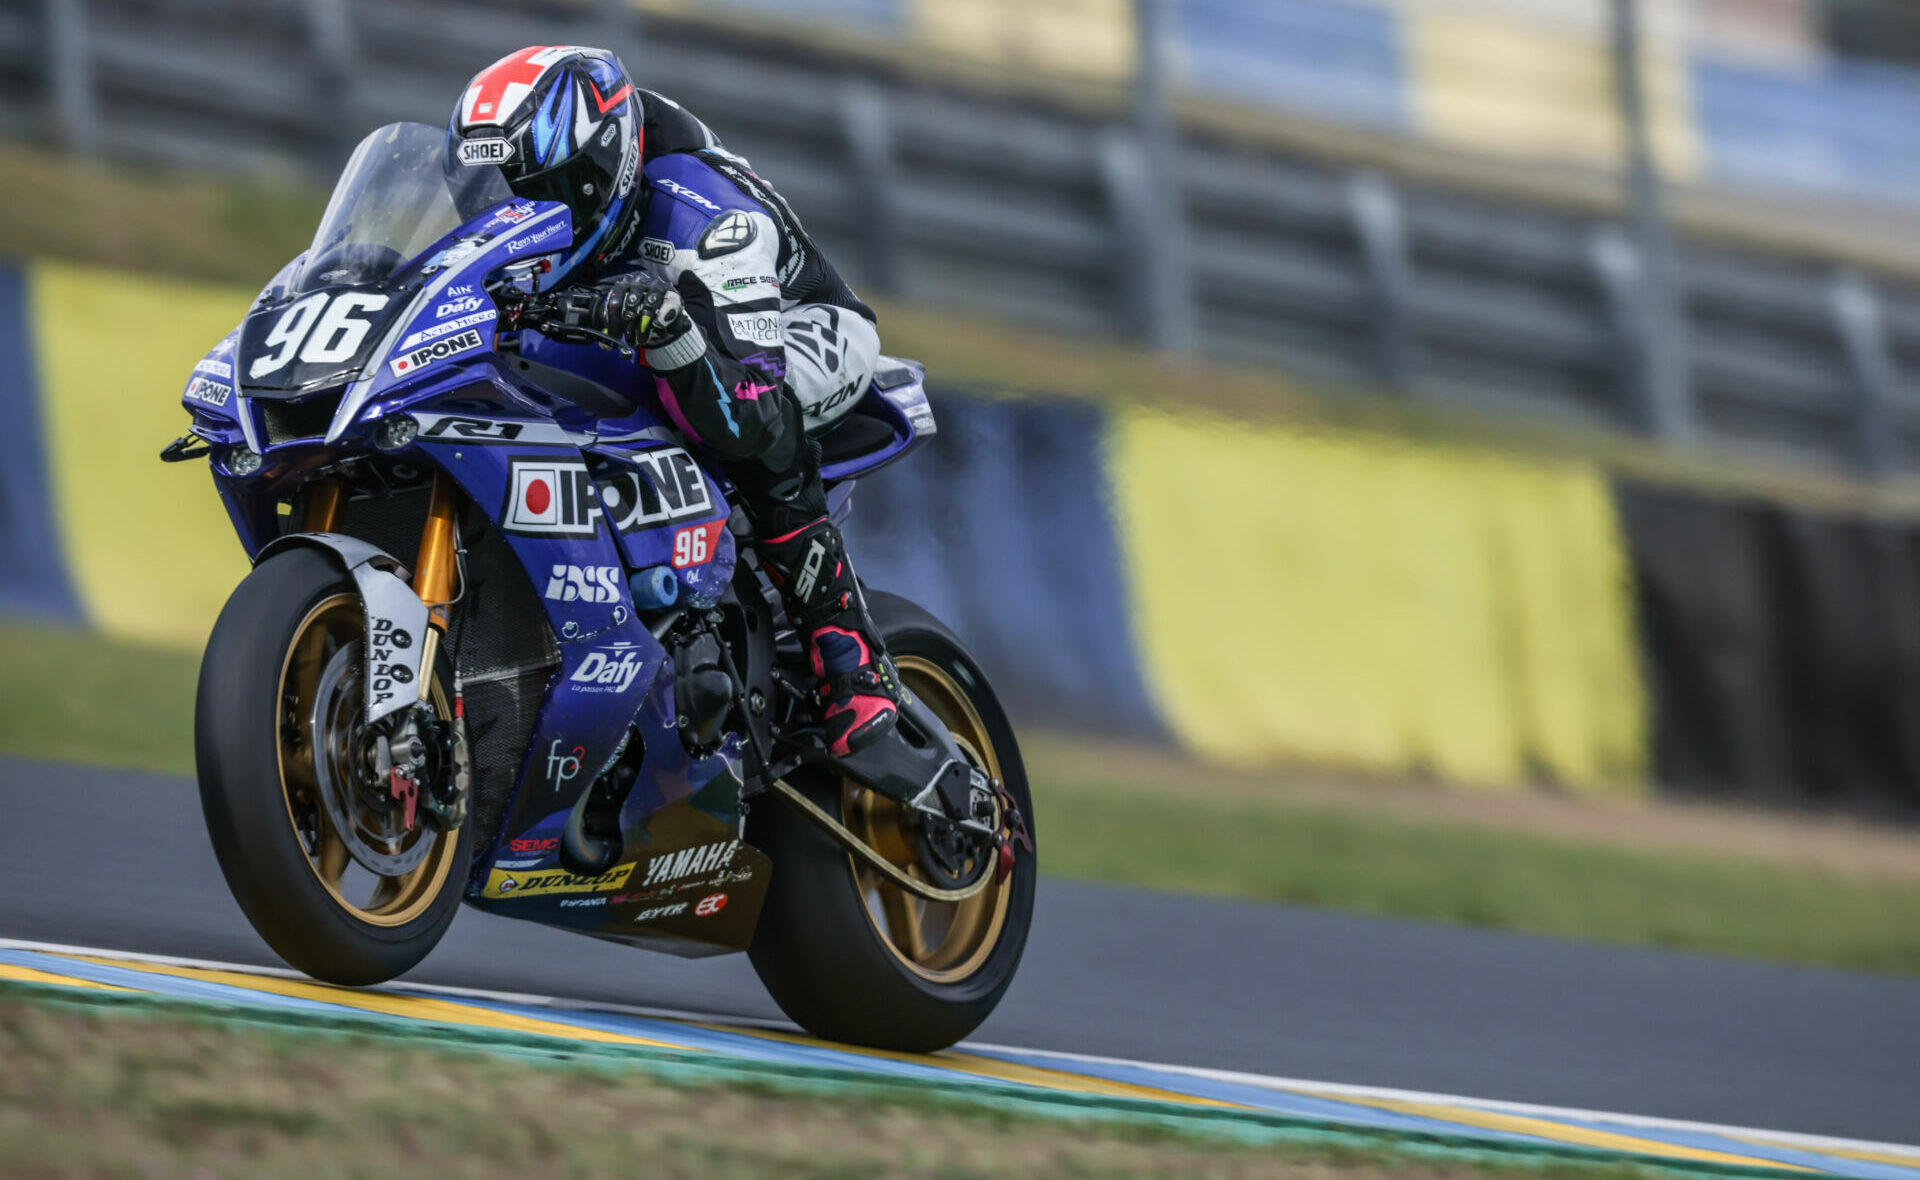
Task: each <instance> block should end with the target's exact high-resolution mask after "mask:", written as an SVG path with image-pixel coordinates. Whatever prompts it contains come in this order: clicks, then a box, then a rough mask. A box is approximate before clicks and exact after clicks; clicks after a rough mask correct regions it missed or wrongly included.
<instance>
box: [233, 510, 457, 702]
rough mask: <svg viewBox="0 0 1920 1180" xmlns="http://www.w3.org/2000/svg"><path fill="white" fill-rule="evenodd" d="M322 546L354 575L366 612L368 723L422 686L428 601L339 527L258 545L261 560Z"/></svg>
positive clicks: (376, 552) (385, 559) (392, 565)
mask: <svg viewBox="0 0 1920 1180" xmlns="http://www.w3.org/2000/svg"><path fill="white" fill-rule="evenodd" d="M295 548H313V549H320V550H323V551H325V552H326V553H328V554H329V555H331V556H332V557H333V559H334V560H335V561H337V562H338V563H339V564H340V568H341V570H342V571H343V572H345V573H349V574H352V575H353V582H354V585H355V587H356V588H358V589H359V591H360V601H361V603H362V604H363V606H364V607H365V610H364V612H363V613H364V614H365V615H366V617H367V677H366V693H367V722H368V724H372V723H373V722H375V721H378V720H380V719H381V718H382V717H385V716H387V715H388V714H390V713H394V712H397V711H398V710H400V709H403V708H405V707H406V706H408V705H410V704H412V703H413V702H414V701H417V700H419V699H420V696H421V694H422V691H423V689H424V687H425V684H426V680H425V679H424V678H423V677H424V676H429V675H431V670H428V671H426V672H424V673H423V671H422V669H421V667H420V660H421V655H422V653H423V652H424V651H425V650H426V644H425V642H424V641H425V639H426V635H427V625H428V624H427V604H426V603H424V602H421V601H420V596H419V595H418V594H415V593H414V592H413V587H412V586H410V585H408V584H407V583H406V582H405V581H404V580H403V579H402V578H401V576H400V575H401V574H402V573H404V572H406V571H405V567H404V566H402V565H401V564H400V563H399V562H398V561H397V560H395V559H394V557H393V556H392V555H391V554H389V553H387V552H386V551H385V550H382V549H380V548H377V547H375V546H373V545H369V544H367V543H366V542H365V541H362V540H360V539H359V538H358V537H349V536H346V535H345V534H343V533H289V534H287V535H286V536H284V537H276V538H275V539H274V540H272V541H269V542H268V543H267V544H265V545H263V546H261V548H260V552H259V553H257V554H255V555H254V559H253V564H254V565H256V566H257V565H259V564H260V563H261V562H263V561H266V560H268V559H269V558H271V557H272V556H273V555H274V554H276V553H280V552H282V551H284V550H287V549H295Z"/></svg>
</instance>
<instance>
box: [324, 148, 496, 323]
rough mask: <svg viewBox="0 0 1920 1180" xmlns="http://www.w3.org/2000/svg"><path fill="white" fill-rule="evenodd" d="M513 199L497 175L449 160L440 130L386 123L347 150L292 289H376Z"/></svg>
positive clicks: (486, 168) (485, 166)
mask: <svg viewBox="0 0 1920 1180" xmlns="http://www.w3.org/2000/svg"><path fill="white" fill-rule="evenodd" d="M512 199H513V192H512V190H511V189H509V188H508V187H507V181H506V178H505V177H503V176H502V175H501V174H500V169H498V168H496V167H494V166H493V165H491V164H480V165H468V164H461V163H458V162H456V161H455V159H454V157H453V155H452V152H451V151H450V150H449V147H448V143H447V132H446V130H445V129H444V128H435V127H429V126H427V125H426V124H424V123H389V124H387V125H386V126H385V127H381V128H379V129H378V130H376V131H374V132H373V133H372V134H371V135H368V136H367V137H366V138H365V139H363V140H361V141H360V146H359V147H357V148H355V149H354V150H353V157H352V159H350V160H348V161H347V167H346V169H345V171H343V172H341V174H340V183H338V184H337V185H335V186H334V189H333V197H332V199H331V200H329V201H328V202H327V212H326V215H325V216H324V217H322V218H321V219H320V228H319V230H318V231H317V232H316V233H315V234H314V235H313V246H312V248H311V249H309V250H308V251H307V262H306V265H305V266H304V267H303V268H302V269H301V275H300V278H299V280H298V281H297V282H296V283H295V284H294V290H295V291H311V290H314V289H316V288H320V287H334V286H341V285H362V284H374V283H379V282H380V281H381V280H383V279H385V278H387V277H388V276H390V275H392V274H393V273H394V272H395V271H397V270H399V269H400V268H401V267H402V266H404V265H405V264H406V263H407V262H408V261H410V260H411V259H412V258H413V257H414V256H415V255H417V254H419V253H420V252H421V251H422V250H425V249H426V248H427V247H428V246H431V245H432V244H433V243H434V242H436V241H438V240H439V239H440V238H441V237H443V236H445V235H446V234H447V233H449V232H451V231H452V230H454V229H455V228H457V227H458V226H460V225H461V224H463V223H464V222H466V221H467V220H468V219H470V218H472V217H474V216H475V215H477V214H479V213H481V212H484V211H485V210H487V209H488V208H491V207H492V206H494V205H497V204H499V203H500V202H502V201H510V200H512Z"/></svg>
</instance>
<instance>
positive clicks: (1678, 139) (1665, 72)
mask: <svg viewBox="0 0 1920 1180" xmlns="http://www.w3.org/2000/svg"><path fill="white" fill-rule="evenodd" d="M1401 20H1402V28H1403V30H1404V35H1405V43H1406V47H1407V49H1406V53H1407V68H1408V73H1409V78H1408V82H1409V88H1410V94H1411V98H1412V105H1413V111H1414V119H1415V124H1416V126H1417V127H1418V128H1419V129H1420V130H1421V131H1424V132H1425V133H1427V134H1428V135H1431V136H1433V137H1434V138H1436V139H1439V140H1441V141H1442V142H1445V143H1450V144H1457V145H1459V146H1461V147H1466V148H1470V149H1473V150H1475V151H1483V152H1492V153H1497V154H1500V155H1508V156H1522V157H1528V158H1533V159H1544V160H1559V161H1564V162H1567V163H1574V164H1589V165H1595V166H1599V167H1606V168H1617V167H1619V166H1620V164H1621V161H1622V155H1621V153H1622V151H1623V139H1622V131H1621V121H1620V118H1619V113H1618V110H1619V108H1618V102H1617V100H1616V98H1615V96H1614V75H1613V57H1612V53H1611V51H1610V47H1609V45H1608V42H1607V39H1606V36H1605V32H1606V30H1605V27H1604V25H1595V26H1593V27H1591V28H1589V29H1586V30H1573V29H1567V28H1560V27H1555V26H1552V25H1547V24H1544V23H1541V22H1533V21H1528V20H1526V19H1524V18H1518V17H1516V16H1515V14H1514V13H1513V12H1512V11H1510V10H1504V9H1493V10H1484V9H1483V10H1479V11H1476V9H1475V8H1474V7H1472V6H1456V5H1444V6H1443V5H1425V4H1422V5H1414V6H1411V7H1409V8H1408V9H1406V10H1405V11H1404V12H1403V14H1402V18H1401ZM1641 61H1642V66H1641V69H1642V75H1643V76H1642V85H1643V87H1644V90H1645V94H1646V97H1647V117H1648V131H1649V136H1650V139H1651V142H1652V144H1653V151H1654V156H1655V158H1656V160H1657V161H1658V162H1659V165H1660V167H1661V169H1662V171H1664V172H1665V173H1666V174H1667V175H1668V176H1670V177H1673V178H1676V179H1686V178H1690V177H1692V176H1694V175H1695V174H1696V173H1697V172H1698V170H1699V163H1700V147H1699V140H1698V136H1697V134H1696V132H1695V129H1694V124H1693V116H1692V104H1691V100H1690V98H1689V91H1690V88H1689V86H1688V83H1687V69H1686V61H1685V58H1684V46H1682V45H1681V44H1679V43H1678V41H1677V40H1675V39H1674V38H1670V37H1651V36H1649V37H1643V51H1642V53H1641Z"/></svg>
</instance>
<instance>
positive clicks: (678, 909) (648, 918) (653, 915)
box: [633, 901, 687, 922]
mask: <svg viewBox="0 0 1920 1180" xmlns="http://www.w3.org/2000/svg"><path fill="white" fill-rule="evenodd" d="M686 912H687V903H686V902H684V901H676V902H674V903H673V904H672V905H657V906H650V907H649V908H647V909H644V910H641V911H640V912H639V913H637V914H635V915H634V916H633V920H634V921H636V922H654V921H658V920H659V919H661V918H677V917H679V916H680V915H681V914H684V913H686Z"/></svg>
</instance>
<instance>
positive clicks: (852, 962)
mask: <svg viewBox="0 0 1920 1180" xmlns="http://www.w3.org/2000/svg"><path fill="white" fill-rule="evenodd" d="M868 607H869V610H870V612H871V613H872V615H873V620H874V623H875V625H876V626H877V628H878V629H879V631H880V636H881V640H882V642H883V643H885V644H886V647H887V650H888V652H889V653H890V654H891V655H892V657H893V661H894V666H895V669H896V671H898V673H899V676H900V681H901V683H902V684H903V686H904V687H906V688H907V689H908V690H909V691H911V692H913V693H914V694H915V695H917V696H918V697H919V698H920V699H921V700H923V701H924V702H926V704H927V706H928V708H929V709H931V710H932V711H933V713H934V714H936V715H937V716H938V717H939V718H940V720H941V721H942V722H944V723H945V724H946V726H947V729H948V730H949V731H950V732H951V733H952V734H953V737H954V740H955V742H956V743H957V744H958V745H959V746H960V748H961V750H962V751H963V752H964V753H965V754H966V756H967V757H968V758H969V759H970V760H972V761H973V762H974V764H975V765H976V766H978V767H979V768H980V769H982V770H984V771H986V772H987V774H989V775H991V776H992V777H994V778H996V779H998V780H999V781H1000V782H1001V783H1002V785H1003V786H1004V787H1005V789H1006V791H1007V793H1008V795H1009V796H1010V797H1011V798H1012V799H1013V800H1014V802H1015V804H1016V805H1017V806H1018V808H1019V809H1020V811H1021V813H1022V815H1023V816H1024V817H1025V821H1026V829H1027V833H1028V835H1029V837H1031V836H1032V835H1033V799H1032V796H1031V794H1030V793H1029V791H1028V788H1027V776H1026V770H1025V768H1024V767H1023V766H1022V765H1021V762H1020V750H1019V746H1018V744H1017V743H1016V742H1015V740H1014V735H1013V727H1012V725H1011V724H1009V722H1008V721H1007V717H1006V713H1005V712H1004V711H1003V710H1002V709H1001V707H1000V702H999V701H998V700H997V699H996V698H995V697H994V694H993V690H992V688H991V687H989V685H988V684H987V680H986V677H985V676H983V675H982V674H981V672H980V669H979V667H978V665H976V664H975V663H974V661H973V658H972V656H970V655H969V654H968V653H967V650H966V648H965V647H964V646H962V644H961V643H960V641H959V639H957V638H956V637H955V636H954V634H953V633H952V632H951V631H949V630H948V629H947V628H946V627H945V626H943V625H942V624H941V623H940V622H939V621H938V620H936V619H935V618H933V616H931V615H929V614H927V613H926V612H925V611H923V610H921V609H920V608H919V607H917V606H915V605H914V604H913V603H911V602H908V601H906V600H905V599H903V598H899V597H896V596H894V595H891V594H881V593H875V594H872V595H870V596H869V601H868ZM789 784H790V785H792V786H794V787H796V788H797V789H799V790H801V791H802V792H803V793H805V794H806V795H807V796H808V797H809V798H810V799H811V800H812V801H813V802H814V803H815V804H817V805H819V806H820V807H821V808H822V809H824V810H826V811H827V812H828V814H830V815H832V816H834V817H835V818H837V819H839V821H840V822H841V823H842V824H844V825H845V826H846V827H848V828H849V829H851V830H852V831H853V832H854V833H855V834H856V835H858V836H859V837H860V838H861V839H862V840H863V841H865V842H866V843H867V845H868V846H869V847H871V848H873V849H874V850H876V851H878V852H879V853H880V854H881V856H883V857H885V858H886V859H887V860H888V861H889V862H890V863H891V864H893V865H894V866H895V867H896V868H898V869H901V870H902V871H904V872H906V873H907V875H909V876H912V877H914V878H915V879H917V880H922V881H927V882H928V883H930V884H932V883H936V882H934V881H933V880H932V879H931V877H930V876H929V874H928V871H927V868H926V866H925V864H924V863H923V860H922V857H921V854H920V850H919V847H918V844H917V837H916V831H915V825H914V824H913V822H912V818H911V816H910V815H909V813H908V812H907V810H906V809H904V808H902V807H901V806H900V805H899V804H897V803H895V802H894V801H893V800H891V799H887V798H885V797H882V796H880V795H876V794H875V793H873V792H872V791H869V790H866V789H865V788H863V787H861V786H859V785H858V784H856V783H853V782H852V781H851V780H847V779H839V778H827V777H825V776H818V775H816V776H813V777H796V778H794V779H790V780H789ZM749 823H750V827H751V832H752V838H753V842H754V843H755V844H756V845H757V846H758V847H759V848H761V849H762V850H763V851H765V852H766V853H767V855H768V856H769V857H771V858H772V860H773V879H772V882H771V884H770V885H769V887H768V891H767V899H766V904H765V906H764V908H763V909H762V910H761V914H760V924H759V928H758V930H757V931H756V932H755V934H754V940H753V946H752V948H751V949H750V951H749V952H748V953H749V957H750V958H751V959H752V961H753V966H754V969H755V970H756V971H757V972H758V973H759V975H760V979H761V981H762V982H763V983H765V984H766V987H767V990H768V992H770V993H771V994H772V996H773V998H774V1001H775V1002H776V1003H778V1004H779V1005H780V1008H781V1010H782V1011H784V1012H785V1013H786V1014H787V1015H788V1016H789V1017H791V1018H792V1019H793V1020H794V1022H795V1023H797V1024H799V1025H800V1026H801V1027H802V1028H805V1029H806V1030H807V1031H809V1032H811V1033H813V1034H815V1035H816V1036H821V1037H826V1038H828V1039H830V1040H836V1041H846V1042H849V1043H852V1044H859V1045H868V1046H872V1047H874V1048H880V1049H893V1050H899V1051H907V1052H932V1051H933V1050H936V1049H943V1048H946V1047H947V1046H949V1045H952V1044H953V1043H954V1042H956V1041H959V1040H960V1039H961V1038H963V1037H965V1036H967V1035H968V1034H969V1033H971V1032H973V1030H974V1029H975V1028H977V1027H979V1025H980V1023H981V1022H982V1021H983V1020H985V1019H986V1018H987V1016H988V1015H989V1014H990V1013H991V1012H992V1011H993V1009H994V1007H995V1006H996V1005H998V1004H999V1002H1000V998H1001V996H1003V995H1004V994H1005V993H1006V990H1007V987H1008V985H1010V984H1011V983H1012V982H1013V976H1014V972H1015V970H1016V969H1017V968H1018V967H1019V965H1020V956H1021V954H1022V952H1023V951H1024V950H1025V948H1026V943H1027V931H1028V928H1029V926H1030V925H1031V923H1032V919H1033V898H1034V888H1035V882H1036V879H1037V876H1038V870H1037V868H1036V865H1035V858H1034V855H1033V853H1032V851H1031V850H1028V849H1024V848H1023V849H1022V850H1021V851H1020V853H1019V854H1018V856H1017V858H1016V860H1015V861H1014V867H1013V870H1012V872H1011V873H1009V874H1008V875H1007V877H1006V879H1005V880H1001V881H990V882H989V883H988V885H987V886H986V888H985V889H984V890H982V891H981V892H979V893H977V894H975V895H974V896H972V897H969V898H966V899H965V900H962V901H958V902H934V901H928V900H924V899H922V898H919V897H916V896H914V895H912V894H910V893H908V892H907V891H906V890H904V889H901V888H900V887H899V886H898V885H896V884H893V883H892V882H890V881H888V880H887V879H886V878H885V877H884V876H883V875H882V874H881V873H880V872H878V871H877V870H875V869H874V868H872V867H871V866H869V865H867V864H865V863H863V862H862V861H861V860H860V859H858V858H856V857H855V856H854V855H853V854H852V853H850V852H849V851H847V849H845V848H844V847H842V846H841V845H839V844H838V843H836V842H835V841H834V840H833V839H832V838H831V837H829V836H828V835H826V834H825V833H824V832H822V831H821V830H820V828H819V827H817V826H816V825H815V824H814V823H813V822H811V821H810V820H808V819H807V818H806V817H805V816H803V815H802V814H801V813H800V811H799V809H798V808H796V807H795V806H793V805H792V804H791V803H789V802H787V801H784V800H781V799H777V798H769V799H766V800H765V801H764V802H761V801H756V804H755V807H754V809H753V811H752V812H751V816H750V820H749ZM987 871H988V872H989V873H991V872H992V869H988V870H987Z"/></svg>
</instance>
